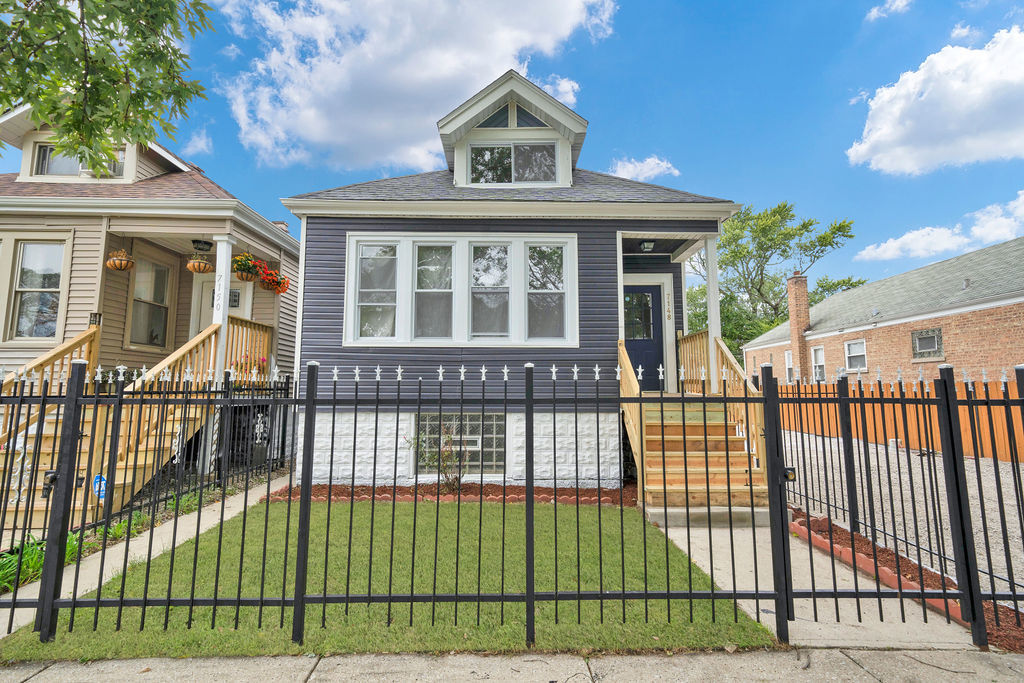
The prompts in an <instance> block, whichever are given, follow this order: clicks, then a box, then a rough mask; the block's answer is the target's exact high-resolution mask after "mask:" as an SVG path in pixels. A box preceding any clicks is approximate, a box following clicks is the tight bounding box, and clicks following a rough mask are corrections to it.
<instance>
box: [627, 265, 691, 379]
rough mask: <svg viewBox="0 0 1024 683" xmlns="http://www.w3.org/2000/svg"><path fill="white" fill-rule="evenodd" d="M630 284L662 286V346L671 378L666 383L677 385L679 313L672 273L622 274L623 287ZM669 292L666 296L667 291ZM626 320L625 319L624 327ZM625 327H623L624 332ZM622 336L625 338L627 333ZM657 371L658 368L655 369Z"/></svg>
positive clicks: (667, 373)
mask: <svg viewBox="0 0 1024 683" xmlns="http://www.w3.org/2000/svg"><path fill="white" fill-rule="evenodd" d="M628 285H654V286H658V287H661V305H662V309H664V310H663V311H662V314H661V315H662V331H661V336H662V346H663V347H664V351H663V356H664V358H665V376H666V378H669V381H668V382H666V383H665V386H666V387H674V386H676V381H677V380H678V370H677V369H676V350H675V341H676V334H675V332H676V325H675V318H674V317H673V316H676V315H678V314H679V312H678V311H676V310H674V309H675V285H674V283H673V282H672V273H623V275H622V287H626V286H628ZM622 287H620V289H619V301H620V303H619V308H620V310H621V309H622V303H621V301H622V299H623V297H624V295H625V290H624V289H623V288H622ZM666 292H668V297H667V298H666V296H665V293H666ZM624 326H625V321H623V327H624ZM624 332H625V329H623V333H624ZM620 338H625V334H623V335H622V337H620ZM655 372H657V369H655Z"/></svg>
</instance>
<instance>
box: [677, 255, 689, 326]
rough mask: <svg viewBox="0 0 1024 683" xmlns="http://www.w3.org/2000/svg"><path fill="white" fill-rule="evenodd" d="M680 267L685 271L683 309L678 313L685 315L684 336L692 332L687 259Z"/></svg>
mask: <svg viewBox="0 0 1024 683" xmlns="http://www.w3.org/2000/svg"><path fill="white" fill-rule="evenodd" d="M679 268H680V269H681V270H682V272H683V280H682V282H683V310H681V311H679V312H678V313H676V315H681V316H683V336H684V337H685V336H686V335H688V334H690V314H689V313H688V312H687V307H688V306H689V304H688V303H687V301H686V261H685V260H684V261H683V262H682V263H680V264H679Z"/></svg>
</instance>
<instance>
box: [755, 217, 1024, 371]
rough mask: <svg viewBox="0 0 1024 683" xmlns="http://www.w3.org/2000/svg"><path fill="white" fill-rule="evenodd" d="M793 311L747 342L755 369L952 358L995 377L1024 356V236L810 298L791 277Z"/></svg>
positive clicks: (857, 366) (875, 366) (885, 365)
mask: <svg viewBox="0 0 1024 683" xmlns="http://www.w3.org/2000/svg"><path fill="white" fill-rule="evenodd" d="M787 291H788V297H789V314H790V315H789V321H788V322H786V323H783V324H781V325H779V326H777V327H775V328H773V329H771V330H769V331H768V332H765V333H764V334H762V335H761V336H760V337H758V338H756V339H754V340H752V341H750V342H749V343H747V344H746V345H744V346H743V360H744V363H745V366H746V372H747V374H748V375H753V374H756V373H757V368H758V367H759V365H760V364H762V363H772V364H773V365H774V366H775V367H776V368H777V370H776V373H777V374H778V375H779V376H780V377H781V376H785V377H786V379H787V380H789V381H795V380H797V379H805V380H811V379H821V380H825V381H830V380H832V378H833V377H834V376H835V374H836V372H837V370H838V369H839V368H845V369H847V370H848V371H849V372H855V371H857V370H861V371H865V372H867V371H871V372H872V373H874V372H876V371H877V370H879V369H880V370H881V371H882V374H883V376H884V377H886V378H895V376H896V373H897V370H902V371H903V373H904V375H905V376H907V377H908V378H913V377H917V376H918V374H919V373H918V371H921V372H923V374H924V376H925V377H927V378H931V377H934V376H936V375H937V374H938V371H937V367H938V366H939V364H941V363H951V364H953V365H954V366H956V368H957V369H958V370H963V371H965V372H966V373H967V374H968V375H970V376H972V377H973V378H974V379H981V374H982V371H983V370H984V371H987V373H988V376H989V378H990V379H998V378H999V377H1000V376H1001V374H1002V371H1003V370H1004V369H1005V370H1007V371H1008V372H1010V373H1011V374H1012V368H1013V366H1014V365H1017V364H1020V363H1024V237H1020V238H1017V239H1013V240H1010V241H1008V242H1003V243H1001V244H996V245H993V246H991V247H986V248H984V249H979V250H977V251H973V252H971V253H968V254H964V255H962V256H957V257H954V258H951V259H947V260H945V261H940V262H938V263H933V264H930V265H927V266H924V267H922V268H917V269H915V270H911V271H908V272H906V273H901V274H899V275H893V276H892V277H888V278H885V279H883V280H878V281H876V282H871V283H868V284H865V285H862V286H860V287H857V288H856V289H851V290H848V291H845V292H840V293H838V294H834V295H833V296H830V297H829V298H827V299H825V300H824V301H822V302H820V303H818V304H815V305H814V306H809V305H808V303H809V302H808V294H807V277H806V276H804V275H802V274H800V273H799V272H796V273H794V274H793V276H792V277H790V278H789V279H788V281H787Z"/></svg>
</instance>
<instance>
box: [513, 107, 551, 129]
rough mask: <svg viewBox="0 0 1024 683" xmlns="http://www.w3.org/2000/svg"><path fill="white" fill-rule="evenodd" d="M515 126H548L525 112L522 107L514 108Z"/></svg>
mask: <svg viewBox="0 0 1024 683" xmlns="http://www.w3.org/2000/svg"><path fill="white" fill-rule="evenodd" d="M516 126H517V127H518V128H547V127H548V124H546V123H544V122H543V121H541V120H540V119H538V118H537V117H536V116H534V115H533V114H531V113H530V112H528V111H526V110H525V109H523V108H522V107H518V106H517V107H516Z"/></svg>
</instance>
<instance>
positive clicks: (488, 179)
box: [469, 146, 512, 183]
mask: <svg viewBox="0 0 1024 683" xmlns="http://www.w3.org/2000/svg"><path fill="white" fill-rule="evenodd" d="M469 168H470V182H474V183H510V182H512V148H511V147H508V146H505V147H473V148H471V150H470V159H469Z"/></svg>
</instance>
